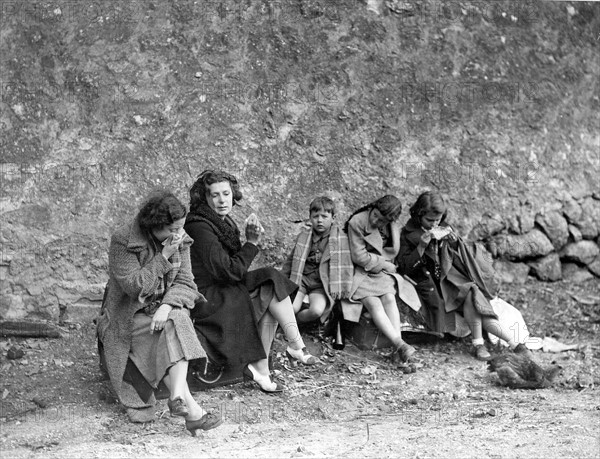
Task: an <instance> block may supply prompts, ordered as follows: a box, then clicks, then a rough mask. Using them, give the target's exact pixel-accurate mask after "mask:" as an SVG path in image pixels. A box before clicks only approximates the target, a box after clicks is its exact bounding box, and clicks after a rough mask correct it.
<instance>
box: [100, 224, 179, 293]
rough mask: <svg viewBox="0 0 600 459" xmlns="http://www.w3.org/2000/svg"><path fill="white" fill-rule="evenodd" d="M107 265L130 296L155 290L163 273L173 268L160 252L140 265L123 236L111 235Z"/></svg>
mask: <svg viewBox="0 0 600 459" xmlns="http://www.w3.org/2000/svg"><path fill="white" fill-rule="evenodd" d="M108 266H109V270H110V273H111V275H112V276H113V278H114V279H115V280H116V281H117V283H118V284H119V285H120V286H121V288H122V289H123V291H124V292H125V293H126V294H127V295H128V296H130V297H131V298H139V297H145V296H148V295H150V294H152V293H154V291H156V289H157V287H158V284H159V282H162V278H163V277H164V275H165V274H166V273H167V272H169V271H170V270H171V269H173V265H172V264H171V263H170V262H169V261H168V260H167V259H166V258H165V257H163V255H162V254H161V252H156V253H155V254H154V257H153V258H152V259H151V260H150V261H149V262H148V263H146V265H144V266H141V265H140V262H139V260H138V256H137V253H135V252H130V251H128V250H127V242H126V240H125V238H124V237H122V236H118V235H113V236H112V238H111V240H110V250H109V252H108Z"/></svg>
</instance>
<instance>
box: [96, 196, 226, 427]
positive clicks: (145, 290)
mask: <svg viewBox="0 0 600 459" xmlns="http://www.w3.org/2000/svg"><path fill="white" fill-rule="evenodd" d="M185 216H186V209H185V207H184V205H183V204H182V203H181V202H180V201H179V200H178V199H177V198H176V197H175V196H174V195H173V194H171V193H169V192H166V191H162V192H158V193H155V194H153V195H152V196H150V198H149V199H148V200H147V201H146V202H145V203H144V205H143V206H142V208H141V210H140V211H139V213H138V215H137V216H136V217H135V218H134V219H133V221H131V222H129V223H128V224H127V225H125V226H123V227H122V228H120V229H118V230H117V231H116V232H115V233H114V234H113V235H112V238H111V241H110V252H109V259H108V264H109V281H108V285H107V287H106V291H105V294H104V301H103V304H102V309H101V313H100V317H99V319H98V339H99V347H100V349H101V350H102V357H103V358H104V361H105V368H106V370H107V372H108V375H109V377H110V381H111V383H112V387H113V388H114V390H115V392H116V394H117V396H118V398H119V401H120V402H121V403H122V404H123V405H124V406H125V407H126V408H127V413H128V414H129V417H130V419H131V420H132V421H133V422H149V421H152V420H153V418H154V410H153V408H152V405H153V404H154V402H155V398H154V391H155V390H156V389H158V385H159V383H161V382H164V383H165V384H166V386H167V388H168V389H169V392H170V397H169V401H168V406H169V410H170V411H171V415H174V416H183V417H184V418H185V426H186V429H187V430H189V431H190V433H191V434H192V435H193V436H195V435H196V431H197V430H198V429H201V430H209V429H213V428H215V427H217V426H218V425H220V424H221V422H222V419H221V417H220V416H215V415H213V414H207V413H206V412H205V411H204V410H203V409H202V408H201V407H200V406H199V405H198V403H196V401H195V400H194V398H193V396H192V394H191V393H190V390H189V388H188V385H187V382H186V376H187V368H188V361H189V360H192V359H197V358H201V357H204V356H206V353H205V352H204V350H203V348H202V346H201V345H200V342H199V341H198V338H197V337H196V333H195V331H194V326H193V324H192V321H191V320H190V314H189V310H190V309H192V308H193V307H194V303H195V301H196V300H197V299H198V298H200V297H201V295H200V294H199V293H198V290H197V289H196V285H195V284H194V279H193V277H192V271H191V266H190V245H191V244H192V240H191V239H190V238H189V237H188V236H187V234H185V232H184V231H183V224H184V223H185Z"/></svg>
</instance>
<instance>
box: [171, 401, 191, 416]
mask: <svg viewBox="0 0 600 459" xmlns="http://www.w3.org/2000/svg"><path fill="white" fill-rule="evenodd" d="M167 406H168V407H169V411H170V412H171V416H187V415H188V414H190V412H189V411H188V407H187V405H186V404H185V402H184V401H183V399H182V398H181V397H177V398H176V399H173V400H171V399H169V400H168V401H167Z"/></svg>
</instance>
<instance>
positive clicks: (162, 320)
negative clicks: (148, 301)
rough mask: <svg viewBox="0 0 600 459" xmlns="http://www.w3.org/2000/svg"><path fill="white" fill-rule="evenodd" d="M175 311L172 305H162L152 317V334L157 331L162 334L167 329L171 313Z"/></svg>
mask: <svg viewBox="0 0 600 459" xmlns="http://www.w3.org/2000/svg"><path fill="white" fill-rule="evenodd" d="M172 310H173V306H171V305H170V304H161V305H160V307H159V308H158V309H157V310H156V312H155V313H154V315H153V316H152V322H150V333H154V332H155V331H157V332H160V331H162V329H163V328H165V324H166V323H167V319H168V318H169V313H170V312H171V311H172Z"/></svg>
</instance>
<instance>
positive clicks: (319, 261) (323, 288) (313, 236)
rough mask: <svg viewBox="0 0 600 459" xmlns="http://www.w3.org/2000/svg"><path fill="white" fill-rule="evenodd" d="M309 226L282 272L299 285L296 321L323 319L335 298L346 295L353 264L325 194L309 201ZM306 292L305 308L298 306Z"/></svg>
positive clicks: (346, 240) (295, 302) (295, 300)
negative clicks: (306, 303) (306, 306)
mask: <svg viewBox="0 0 600 459" xmlns="http://www.w3.org/2000/svg"><path fill="white" fill-rule="evenodd" d="M309 212H310V213H309V215H310V224H311V228H310V229H305V230H303V231H302V232H301V233H300V234H299V235H298V238H297V239H296V244H295V246H294V249H293V250H292V251H291V252H290V254H289V256H288V258H287V260H286V262H285V263H284V265H283V268H282V272H283V274H284V275H286V276H288V277H289V278H290V280H292V281H293V282H295V283H296V284H298V285H299V286H300V289H299V291H298V293H297V294H296V298H295V299H294V303H293V307H294V312H295V313H296V318H297V321H298V323H301V322H311V321H314V320H317V319H320V320H321V322H324V321H325V320H326V319H327V317H328V316H329V313H330V312H331V308H332V307H333V303H334V301H335V300H339V299H342V298H348V297H349V295H350V289H351V288H352V278H353V275H354V265H353V263H352V258H351V257H350V249H349V247H348V237H347V236H346V233H344V232H343V231H342V230H341V229H340V228H339V227H338V225H337V224H335V204H334V202H333V201H332V200H331V199H329V198H328V197H326V196H321V197H318V198H315V199H314V200H313V201H312V202H311V203H310V208H309ZM306 295H308V300H309V306H308V309H302V304H303V300H304V298H305V297H306Z"/></svg>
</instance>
